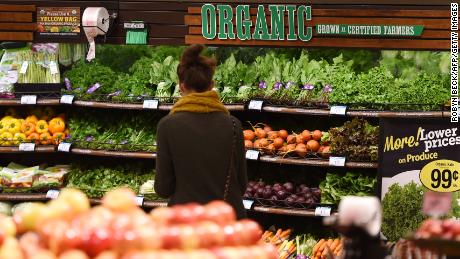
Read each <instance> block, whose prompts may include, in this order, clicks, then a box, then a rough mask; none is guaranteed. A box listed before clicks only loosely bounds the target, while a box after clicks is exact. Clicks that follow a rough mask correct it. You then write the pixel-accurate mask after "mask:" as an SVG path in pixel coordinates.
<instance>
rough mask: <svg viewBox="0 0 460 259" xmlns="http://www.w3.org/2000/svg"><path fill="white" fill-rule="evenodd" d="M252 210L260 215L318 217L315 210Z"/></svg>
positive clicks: (264, 208)
mask: <svg viewBox="0 0 460 259" xmlns="http://www.w3.org/2000/svg"><path fill="white" fill-rule="evenodd" d="M252 210H254V211H256V212H262V213H270V214H279V215H290V216H302V217H319V216H317V215H315V210H312V209H310V210H305V209H292V208H286V209H284V208H272V207H264V206H254V207H253V208H252ZM331 215H337V212H332V213H331Z"/></svg>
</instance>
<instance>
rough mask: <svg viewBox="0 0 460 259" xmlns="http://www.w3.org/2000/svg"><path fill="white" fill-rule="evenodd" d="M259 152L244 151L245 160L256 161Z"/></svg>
mask: <svg viewBox="0 0 460 259" xmlns="http://www.w3.org/2000/svg"><path fill="white" fill-rule="evenodd" d="M259 154H260V152H259V151H257V150H247V151H246V159H249V160H258V159H259Z"/></svg>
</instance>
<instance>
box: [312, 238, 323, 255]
mask: <svg viewBox="0 0 460 259" xmlns="http://www.w3.org/2000/svg"><path fill="white" fill-rule="evenodd" d="M325 241H326V240H324V238H323V239H321V240H319V241H318V242H317V243H316V245H315V246H314V247H313V250H312V251H313V254H315V253H316V252H318V249H319V248H320V246H321V245H322V244H323V243H324V242H325Z"/></svg>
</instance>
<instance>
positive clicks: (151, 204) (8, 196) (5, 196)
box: [0, 193, 337, 217]
mask: <svg viewBox="0 0 460 259" xmlns="http://www.w3.org/2000/svg"><path fill="white" fill-rule="evenodd" d="M49 200H50V199H49V198H47V197H46V194H45V193H30V194H26V193H0V201H2V202H40V201H42V202H43V201H49ZM89 200H90V203H91V204H92V205H100V204H101V203H102V200H101V199H95V198H92V199H89ZM167 206H168V203H167V202H166V201H162V200H158V201H151V200H146V201H144V204H143V205H142V207H143V208H148V209H153V208H157V207H167ZM249 211H255V212H262V213H269V214H278V215H289V216H302V217H319V216H316V215H315V211H314V210H302V209H287V208H286V209H283V208H271V207H263V206H254V208H252V209H251V210H249ZM336 214H337V212H333V213H332V214H331V215H336Z"/></svg>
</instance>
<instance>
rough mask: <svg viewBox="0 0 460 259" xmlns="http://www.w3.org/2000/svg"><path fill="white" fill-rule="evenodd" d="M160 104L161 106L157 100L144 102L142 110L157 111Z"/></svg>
mask: <svg viewBox="0 0 460 259" xmlns="http://www.w3.org/2000/svg"><path fill="white" fill-rule="evenodd" d="M158 104H159V101H158V100H157V99H153V100H144V103H143V104H142V108H144V109H153V110H156V109H158Z"/></svg>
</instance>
